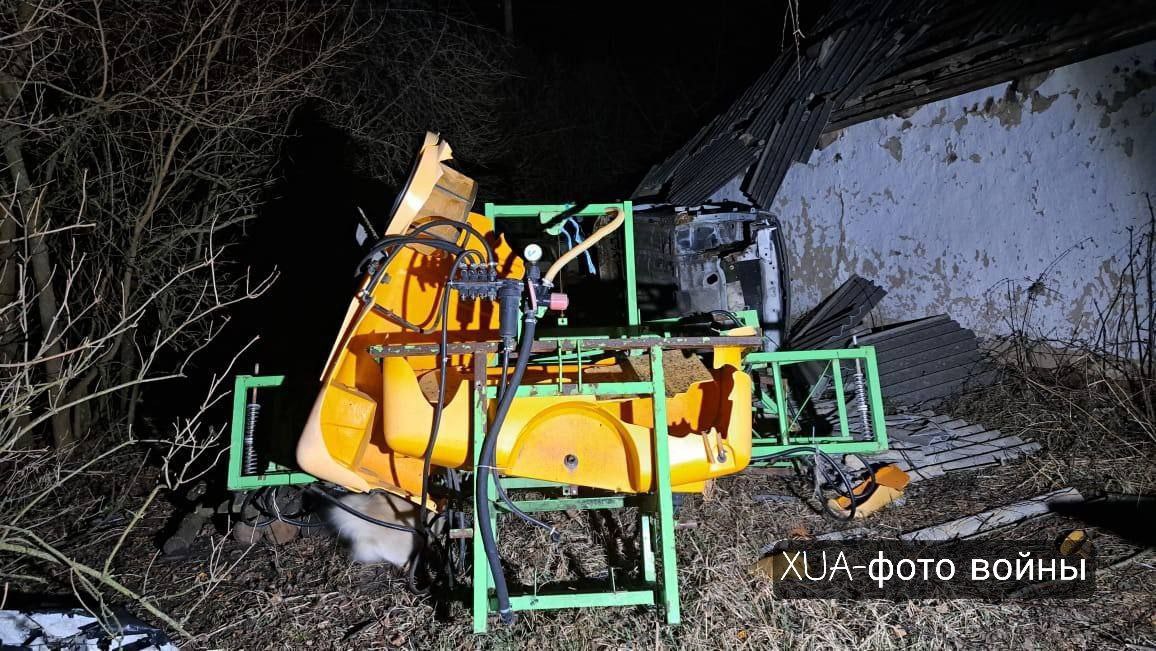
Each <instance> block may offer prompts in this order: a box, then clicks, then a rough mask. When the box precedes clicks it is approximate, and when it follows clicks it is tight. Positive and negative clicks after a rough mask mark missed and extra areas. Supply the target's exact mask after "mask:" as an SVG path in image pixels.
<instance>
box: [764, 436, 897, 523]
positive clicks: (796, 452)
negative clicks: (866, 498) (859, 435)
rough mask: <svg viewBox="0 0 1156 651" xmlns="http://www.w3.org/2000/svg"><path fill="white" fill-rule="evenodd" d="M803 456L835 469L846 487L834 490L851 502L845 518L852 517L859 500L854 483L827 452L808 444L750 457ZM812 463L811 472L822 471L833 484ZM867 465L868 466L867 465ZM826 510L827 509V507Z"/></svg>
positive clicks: (815, 464) (765, 458) (785, 457)
mask: <svg viewBox="0 0 1156 651" xmlns="http://www.w3.org/2000/svg"><path fill="white" fill-rule="evenodd" d="M804 456H811V457H812V458H813V459H821V460H822V461H824V462H826V464H827V465H828V467H830V468H831V469H832V470H834V471H835V474H836V475H837V476H838V478H839V480H840V481H841V482H842V484H843V487H844V488H845V489H846V492H843V491H840V490H839V489H838V488H836V489H835V491H836V492H837V493H839V495H840V496H841V497H846V498H847V499H848V501H850V503H851V508H850V509H849V512H848V515H847V517H846V518H845V519H847V520H850V519H853V518H854V517H855V510H856V508H857V507H858V502H859V500H858V497H857V496H856V495H855V486H854V484H852V483H851V479H850V477H848V476H847V473H846V472H844V471H843V467H842V466H840V465H839V463H838V462H837V461H835V460H834V459H832V458H831V456H830V455H829V454H827V453H826V452H823V451H822V450H820V449H819V448H817V447H814V446H809V445H806V446H799V447H794V448H789V449H787V450H783V451H781V452H775V453H773V454H765V455H760V456H754V457H751V461H775V460H778V459H793V458H797V457H804ZM812 465H813V469H812V472H814V473H815V474H816V476H817V475H818V474H819V473H822V475H823V478H824V479H826V480H827V482H828V483H830V484H832V485H834V482H831V480H830V477H829V476H828V475H827V473H826V472H825V471H824V470H823V469H822V468H821V467H820V466H819V463H818V461H812ZM867 467H868V468H870V466H869V465H868V466H867ZM871 476H872V481H874V476H875V475H874V471H873V470H872V474H871ZM820 497H821V496H820ZM824 509H827V507H826V503H825V502H824ZM827 510H828V511H829V509H827Z"/></svg>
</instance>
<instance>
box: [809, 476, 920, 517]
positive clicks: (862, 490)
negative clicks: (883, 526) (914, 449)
mask: <svg viewBox="0 0 1156 651" xmlns="http://www.w3.org/2000/svg"><path fill="white" fill-rule="evenodd" d="M910 482H911V478H910V476H909V475H908V474H907V473H905V472H903V471H902V470H900V469H899V467H898V466H896V465H895V464H887V465H886V466H883V467H882V468H876V469H874V470H873V471H872V473H871V476H870V477H868V478H867V479H866V480H864V481H863V482H861V483H860V484H859V485H858V486H856V487H855V488H853V489H852V491H851V493H852V494H853V495H855V511H854V514H852V512H851V498H849V497H846V496H840V497H835V498H832V499H830V500H828V502H827V507H828V508H829V509H831V511H832V512H834V513H835V514H836V515H839V516H841V517H843V518H846V519H849V518H852V517H854V518H856V519H862V518H865V517H867V516H869V515H871V514H872V513H875V512H876V511H878V510H879V509H881V508H883V507H885V506H887V505H888V504H891V503H892V502H894V501H896V500H898V499H899V498H900V497H902V496H903V489H904V488H907V484H908V483H910Z"/></svg>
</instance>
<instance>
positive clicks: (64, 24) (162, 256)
mask: <svg viewBox="0 0 1156 651" xmlns="http://www.w3.org/2000/svg"><path fill="white" fill-rule="evenodd" d="M476 31H477V30H476V29H475V28H473V27H471V26H468V25H466V24H465V23H460V22H456V21H454V20H452V19H450V18H448V17H446V16H444V15H442V14H439V13H436V12H433V11H429V10H427V9H426V8H425V5H421V4H414V5H413V6H402V5H396V6H394V5H391V6H390V7H388V8H382V9H377V8H374V9H373V10H372V11H370V10H369V9H368V8H367V9H362V8H361V7H360V6H359V5H356V4H355V3H352V2H348V3H347V2H333V3H319V2H313V1H311V0H288V1H287V2H280V3H275V4H269V3H260V2H248V1H246V0H208V1H205V2H194V1H188V2H170V1H168V0H130V1H129V2H124V3H115V4H114V3H107V2H104V1H103V0H81V1H79V2H65V1H64V0H15V1H14V2H9V3H5V4H4V5H2V6H0V146H2V147H0V157H2V158H0V174H2V176H0V588H4V587H5V586H7V585H8V583H9V582H16V583H17V584H19V585H31V584H37V583H46V582H47V583H49V584H52V585H54V586H56V587H59V586H60V585H71V586H72V587H73V589H74V591H75V592H76V594H77V596H78V597H81V598H82V601H84V602H85V603H86V604H89V605H90V607H91V608H92V609H93V611H94V612H97V613H98V614H99V612H100V611H101V609H102V608H103V604H104V601H103V599H104V598H105V597H106V596H113V597H115V598H118V599H121V600H123V599H125V598H128V599H132V600H135V601H137V602H139V603H140V604H141V605H142V606H143V607H145V608H146V609H148V610H149V611H150V612H151V613H152V614H153V615H154V616H155V617H157V618H159V619H162V620H164V622H166V623H167V624H168V625H169V626H171V627H175V628H176V629H177V630H180V628H181V624H182V623H183V619H178V618H175V617H170V616H169V615H167V614H165V613H164V612H163V611H162V610H161V609H160V608H159V607H158V606H157V599H158V598H161V597H163V595H160V596H158V595H148V594H146V593H145V590H147V582H145V583H144V584H143V585H144V587H143V588H136V589H133V588H130V587H129V584H128V583H126V582H125V581H123V580H122V579H123V577H121V576H119V575H118V574H117V570H116V567H117V563H116V561H117V558H118V554H120V553H121V550H122V548H123V547H124V545H125V541H126V540H127V539H128V538H129V537H130V535H132V533H133V532H134V531H135V530H136V529H137V528H138V527H139V526H140V522H141V519H142V517H143V514H145V513H146V512H147V511H148V510H149V509H150V508H151V507H152V506H153V505H154V503H155V502H156V501H157V498H158V497H159V496H161V495H163V494H164V493H165V492H168V491H176V490H178V489H179V488H180V487H181V486H184V485H187V484H188V483H190V482H193V481H196V480H198V479H199V478H201V477H202V475H203V474H204V473H205V472H206V471H207V470H208V469H210V468H212V467H213V465H214V462H215V461H217V460H218V459H219V456H220V454H221V450H222V448H221V446H220V445H219V441H218V438H219V433H220V431H221V428H222V427H223V424H221V423H216V424H213V423H211V422H210V418H211V416H210V412H211V410H212V409H213V408H214V407H215V406H216V405H217V404H218V403H219V402H220V401H221V400H222V399H223V397H224V396H226V395H227V394H228V391H229V390H230V389H231V381H230V380H231V378H229V373H230V371H231V369H232V366H233V364H229V365H228V366H227V367H226V368H221V369H216V373H215V375H214V376H213V378H212V379H211V381H209V382H208V384H207V386H205V387H203V391H204V395H205V396H206V397H205V399H204V400H203V401H202V402H201V404H200V405H199V406H196V407H194V408H193V413H192V414H188V415H184V416H181V415H178V414H174V415H173V422H172V424H171V428H170V429H168V430H165V429H164V427H163V425H156V426H155V427H156V428H155V429H153V428H149V429H142V426H141V425H140V424H139V423H138V420H139V419H138V417H137V413H136V408H137V404H138V403H139V398H140V393H141V391H142V389H143V388H144V387H146V386H147V385H150V384H154V383H157V382H163V381H166V380H172V379H175V378H178V377H181V376H183V375H185V374H186V371H187V370H188V369H189V366H190V364H193V363H195V362H193V360H194V358H195V357H196V356H197V354H198V353H199V352H201V351H202V350H204V349H205V348H206V347H208V346H209V345H210V344H211V342H213V340H214V339H215V338H217V335H218V334H219V333H220V332H221V329H222V328H223V327H224V325H225V324H226V322H227V321H228V312H229V310H230V308H231V307H232V306H234V305H236V304H237V303H238V302H241V301H245V300H248V299H251V298H254V297H255V296H257V295H259V294H260V293H262V292H263V291H264V290H265V289H266V288H267V287H268V285H269V283H270V282H271V281H272V278H261V279H255V278H250V277H249V273H248V271H247V270H246V269H245V268H244V267H243V266H242V265H240V264H238V261H237V260H235V259H233V258H232V257H231V249H230V245H231V244H233V243H235V242H237V241H238V240H240V239H241V238H243V237H244V235H245V226H246V222H248V221H249V220H251V219H253V218H254V217H255V216H256V215H257V214H258V211H259V209H260V208H261V206H262V204H263V202H264V201H265V200H266V199H267V198H268V193H269V192H270V188H271V187H272V185H273V182H274V181H275V179H276V178H277V170H276V161H277V160H278V156H279V153H280V150H281V146H282V143H283V142H284V140H285V139H286V138H287V137H288V129H289V125H290V122H291V120H290V118H291V117H292V114H293V111H295V110H296V109H297V108H298V107H300V106H302V105H303V104H305V103H308V102H315V103H320V104H321V105H323V106H324V107H326V108H327V110H328V113H329V114H330V115H331V116H332V117H334V118H335V119H338V120H339V121H340V124H339V126H343V127H346V128H349V129H351V130H353V131H354V136H355V137H356V138H358V139H360V141H361V142H364V143H366V145H367V147H369V148H372V151H373V152H374V156H375V157H376V158H374V159H373V160H372V161H370V162H371V166H372V167H376V168H378V169H382V170H386V171H388V172H389V173H390V174H397V173H399V172H400V171H401V170H403V169H404V166H405V164H407V163H408V158H409V156H410V154H411V148H412V142H413V140H412V139H413V137H414V136H415V135H417V134H420V133H421V132H422V131H424V130H425V129H427V128H434V129H437V128H439V125H442V126H446V127H447V129H452V130H454V131H455V139H456V140H455V141H456V142H459V143H461V144H462V146H463V147H464V148H466V149H469V148H473V149H476V150H477V151H483V150H485V149H486V147H487V146H489V145H491V144H494V143H497V142H498V140H499V139H497V138H496V137H495V135H494V131H493V128H492V125H493V124H494V121H493V116H492V107H493V104H492V102H493V97H492V94H491V95H487V93H486V92H485V90H486V88H485V86H486V84H487V83H489V81H490V80H493V79H495V78H497V77H498V76H500V71H499V69H498V68H497V67H496V65H495V64H494V63H493V60H492V59H491V58H490V55H489V54H488V53H489V49H488V48H487V47H486V46H485V45H484V44H482V43H479V42H476V41H475V40H471V39H472V35H473V34H474V33H475V32H476ZM471 125H479V126H480V127H481V128H479V129H472V128H471ZM367 151H371V150H370V149H367ZM318 191H319V192H324V191H326V189H325V188H319V189H318ZM324 226H325V224H324V222H323V220H321V221H319V224H318V227H319V228H323V227H324ZM233 361H234V362H236V361H237V358H234V359H233ZM142 449H147V450H148V454H149V455H150V459H151V463H153V464H155V467H156V472H157V478H156V482H155V486H149V487H146V489H145V493H147V494H145V495H144V496H143V498H142V499H137V500H134V501H133V505H132V506H131V509H130V511H131V515H130V516H129V517H128V519H127V521H126V522H123V523H121V524H120V525H118V526H116V527H112V528H111V529H107V530H105V531H104V533H102V534H100V535H87V536H83V537H82V538H83V539H78V538H76V537H75V536H74V534H76V533H77V531H78V527H81V528H83V526H82V524H78V523H84V522H87V521H88V520H89V519H90V518H91V517H92V516H93V514H94V512H96V511H99V510H100V507H99V505H98V504H97V501H96V500H95V499H91V498H90V497H84V498H81V497H77V493H76V492H75V491H73V490H71V488H70V487H73V486H76V485H77V484H81V483H83V482H84V481H86V480H87V481H89V482H93V481H96V480H97V479H98V478H99V477H100V475H99V473H104V472H108V469H107V468H108V466H109V464H110V463H113V461H114V460H116V459H117V458H120V457H123V456H124V455H127V454H129V453H132V454H134V455H137V456H136V458H140V456H141V450H142ZM82 547H83V548H84V549H87V550H89V551H92V550H93V549H95V550H96V552H99V553H98V554H96V556H93V554H92V553H88V554H87V555H83V554H81V553H80V549H81V548H82ZM97 556H99V557H100V560H95V561H94V560H93V559H94V558H96V557H97ZM81 558H84V559H85V560H84V561H82V560H79V559H81ZM215 581H216V579H214V578H212V577H210V579H209V580H207V581H205V582H199V583H197V585H195V586H193V587H192V588H190V589H195V590H198V591H201V593H202V597H201V598H202V599H203V598H204V597H205V596H207V595H208V594H209V590H210V589H211V587H212V585H214V584H215ZM2 594H4V592H3V590H0V595H2ZM0 601H2V596H0ZM187 616H188V613H186V614H185V617H187Z"/></svg>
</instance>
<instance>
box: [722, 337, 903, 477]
mask: <svg viewBox="0 0 1156 651" xmlns="http://www.w3.org/2000/svg"><path fill="white" fill-rule="evenodd" d="M844 361H852V362H853V361H858V362H859V364H860V365H861V368H862V372H863V379H864V384H865V388H866V391H867V408H868V415H869V417H870V419H871V436H870V438H863V439H856V438H855V437H854V436H853V435H852V433H851V431H850V427H849V422H850V421H849V415H848V413H847V404H846V397H847V392H846V385H845V383H844V377H843V368H842V364H841V363H840V362H844ZM823 362H826V369H825V370H824V373H825V374H827V373H829V374H830V375H831V380H832V385H833V387H834V389H835V408H836V413H837V414H838V417H839V428H838V430H837V434H835V435H832V436H824V437H818V438H816V437H815V436H813V435H812V434H810V433H807V432H797V433H793V432H792V431H791V430H792V429H793V427H792V426H793V425H794V423H793V422H792V419H791V417H790V414H789V413H788V408H787V395H786V392H785V390H784V388H783V369H784V367H786V366H790V365H792V364H805V363H823ZM743 364H744V366H745V367H746V369H747V370H748V371H752V372H755V373H758V372H765V371H766V370H767V369H770V373H771V377H772V379H773V382H774V387H775V391H774V395H773V396H772V395H768V394H767V393H766V392H764V391H763V390H762V389H761V387H760V388H759V389H757V391H758V394H757V395H756V398H757V403H756V411H761V412H762V413H763V414H764V415H766V416H769V417H771V418H774V419H775V420H777V421H778V425H779V426H778V431H777V432H756V433H755V438H754V444H753V450H752V455H753V456H755V457H758V456H764V455H769V454H775V453H777V452H783V451H785V450H787V449H790V448H794V447H799V446H816V447H818V448H819V449H821V450H823V451H824V452H827V453H835V454H848V453H858V454H869V453H872V452H882V451H883V450H886V449H887V423H886V420H885V414H884V413H883V395H882V390H881V389H880V386H879V364H878V363H877V362H876V360H875V349H874V348H873V347H871V346H863V347H861V348H846V349H836V350H793V351H780V352H774V353H748V354H747V355H746V357H745V358H744V359H743ZM807 398H808V399H810V398H811V396H808V397H807Z"/></svg>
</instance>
